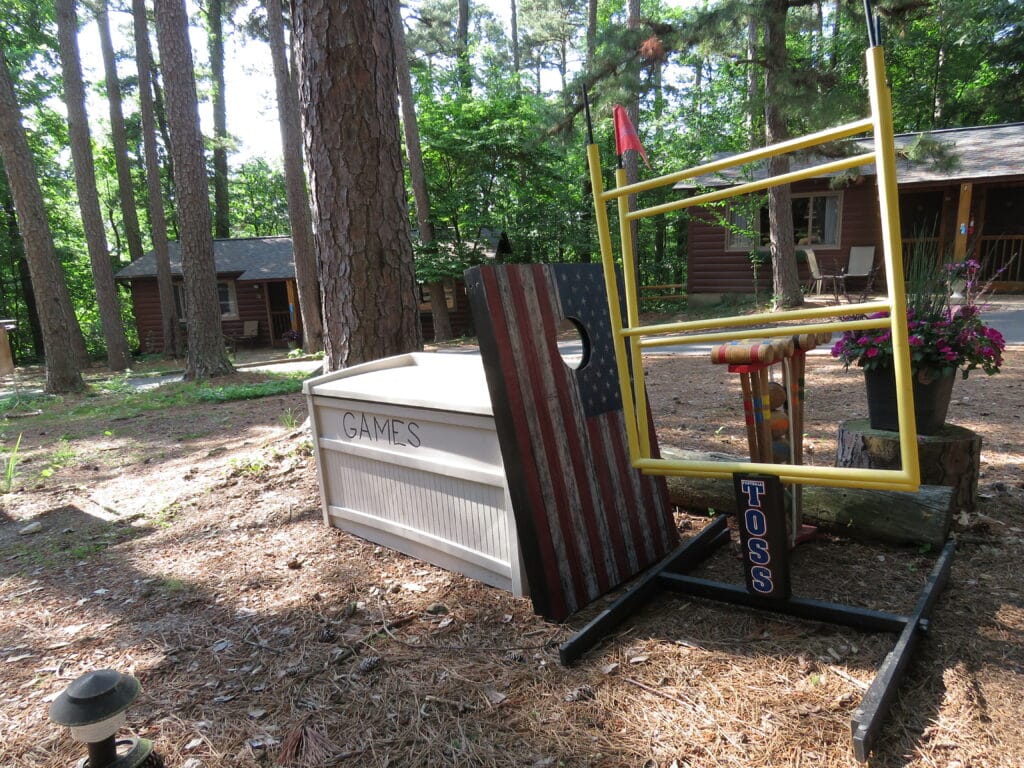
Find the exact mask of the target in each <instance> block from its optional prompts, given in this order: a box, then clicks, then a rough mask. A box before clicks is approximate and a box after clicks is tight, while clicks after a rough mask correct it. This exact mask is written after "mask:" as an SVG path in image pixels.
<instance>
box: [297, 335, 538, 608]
mask: <svg viewBox="0 0 1024 768" xmlns="http://www.w3.org/2000/svg"><path fill="white" fill-rule="evenodd" d="M303 391H304V392H305V393H306V398H307V401H308V405H309V413H310V422H311V424H312V428H313V440H314V444H315V446H316V450H317V477H318V479H319V482H320V495H321V499H322V503H323V509H324V520H325V521H326V522H327V523H328V524H330V525H334V526H336V527H338V528H341V529H343V530H346V531H349V532H351V533H354V534H356V535H358V536H361V537H363V538H365V539H369V540H370V541H373V542H376V543H378V544H382V545H384V546H387V547H390V548H392V549H397V550H399V551H400V552H404V553H406V554H408V555H412V556H413V557H418V558H420V559H422V560H426V561H427V562H430V563H434V564H435V565H439V566H441V567H443V568H448V569H450V570H453V571H458V572H460V573H463V574H465V575H467V576H470V577H472V578H475V579H479V580H480V581H483V582H484V583H486V584H491V585H493V586H496V587H500V588H502V589H507V590H510V591H512V592H513V593H514V594H516V595H523V594H526V593H527V591H528V590H527V585H526V584H525V577H524V576H523V571H522V566H521V561H520V554H519V542H518V539H517V537H516V525H515V518H514V516H513V514H512V505H511V502H510V501H509V494H508V489H507V486H506V482H505V470H504V466H503V464H502V460H501V449H500V447H499V445H498V436H497V433H496V431H495V427H494V418H493V416H492V413H491V400H490V395H489V394H488V391H487V381H486V379H485V376H484V369H483V363H482V362H481V360H480V357H479V356H477V355H459V354H431V353H414V354H407V355H398V356H396V357H389V358H385V359H383V360H375V361H373V362H370V363H364V364H362V365H356V366H353V367H352V368H346V369H345V370H342V371H335V372H333V373H329V374H326V375H324V376H319V377H317V378H314V379H310V380H309V381H307V382H306V383H305V385H304V387H303Z"/></svg>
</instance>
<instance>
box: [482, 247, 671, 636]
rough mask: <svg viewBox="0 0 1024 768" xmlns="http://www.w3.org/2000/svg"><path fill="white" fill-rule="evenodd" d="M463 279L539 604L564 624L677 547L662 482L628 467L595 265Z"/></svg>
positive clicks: (486, 270) (520, 267) (516, 267)
mask: <svg viewBox="0 0 1024 768" xmlns="http://www.w3.org/2000/svg"><path fill="white" fill-rule="evenodd" d="M466 286H467V290H468V292H469V296H470V304H471V306H472V309H473V319H474V323H475V325H476V328H477V336H478V338H479V342H480V353H481V356H482V357H483V361H484V369H485V371H486V374H487V385H488V389H489V390H490V394H491V403H492V407H493V410H494V419H495V425H496V427H497V431H498V441H499V443H500V444H501V452H502V458H503V461H504V464H505V472H506V476H507V480H508V487H509V495H510V496H511V499H512V507H513V511H514V513H515V518H516V527H517V529H518V533H519V543H520V548H521V551H522V555H523V560H524V567H525V570H526V574H527V577H528V581H529V585H530V594H531V596H532V598H533V604H534V609H535V610H536V611H537V612H538V613H539V614H541V615H543V616H545V617H547V618H550V619H554V620H561V619H563V618H565V617H566V616H568V615H569V614H571V613H573V612H574V611H576V610H578V609H580V608H583V607H584V606H586V605H587V604H589V603H590V602H592V601H593V600H595V599H596V598H597V597H599V596H601V595H602V594H604V593H606V592H608V591H609V590H611V589H614V588H615V587H617V586H618V585H620V584H622V583H624V582H625V581H628V580H629V579H631V578H633V577H634V576H636V575H637V574H639V573H641V572H642V571H644V570H645V569H646V568H647V567H648V566H650V565H653V564H654V563H656V562H658V561H659V560H660V559H661V558H662V557H663V556H664V555H665V554H667V553H668V552H669V551H670V550H671V549H672V548H673V547H674V546H675V545H676V543H677V542H678V539H679V535H678V531H677V530H676V528H675V525H674V522H673V520H672V514H671V510H670V508H669V504H668V494H667V490H666V486H665V481H664V478H662V477H650V476H645V475H643V474H641V473H640V472H638V471H637V470H634V469H633V468H632V467H631V466H630V463H629V450H628V446H627V443H626V428H625V422H624V418H623V413H622V401H621V394H620V388H619V381H618V375H617V372H616V366H615V353H614V348H613V345H612V333H611V324H610V322H609V318H608V305H607V299H606V298H605V297H606V293H605V287H604V276H603V272H602V269H601V266H600V265H599V264H555V265H546V264H509V265H498V266H483V267H474V268H473V269H471V270H468V271H467V272H466ZM566 318H568V319H570V320H572V321H573V323H574V325H575V326H576V327H577V329H578V330H579V331H580V335H581V337H582V339H583V342H584V357H583V362H582V364H581V365H580V367H579V368H576V369H574V368H572V367H570V366H569V365H567V364H566V362H565V361H564V360H563V358H562V355H561V353H560V352H559V349H558V343H557V333H558V330H557V329H558V326H559V324H560V323H561V322H562V321H563V320H564V319H566ZM651 431H652V441H653V439H654V438H653V428H652V430H651Z"/></svg>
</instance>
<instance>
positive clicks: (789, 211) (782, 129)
mask: <svg viewBox="0 0 1024 768" xmlns="http://www.w3.org/2000/svg"><path fill="white" fill-rule="evenodd" d="M787 9H788V0H765V14H764V60H765V71H764V122H765V132H766V137H767V139H768V143H769V144H775V143H777V142H780V141H784V140H785V139H787V138H788V137H789V131H788V130H787V128H786V118H785V115H784V114H783V111H782V105H783V103H784V101H785V97H784V95H783V92H782V91H783V88H782V79H783V78H784V77H785V70H786V66H787V65H786V11H787ZM788 171H789V156H788V155H776V156H774V157H771V158H769V160H768V173H769V174H770V175H772V176H775V175H778V174H782V173H787V172H788ZM768 223H769V226H770V227H771V250H772V290H773V293H774V303H775V306H776V307H798V306H800V305H801V304H803V302H804V297H803V293H802V291H801V290H800V273H799V271H798V269H797V264H796V248H795V246H794V243H793V199H792V196H791V194H790V189H789V185H788V184H785V185H782V186H778V187H772V188H771V189H770V190H769V191H768Z"/></svg>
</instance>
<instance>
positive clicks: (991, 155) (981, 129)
mask: <svg viewBox="0 0 1024 768" xmlns="http://www.w3.org/2000/svg"><path fill="white" fill-rule="evenodd" d="M921 135H922V133H903V134H899V135H897V136H896V147H897V149H903V148H905V147H907V146H909V145H910V144H911V143H912V142H913V141H915V140H916V139H917V138H918V136H921ZM923 135H924V136H925V137H926V138H927V139H932V140H934V141H938V142H940V143H942V144H943V145H945V148H946V149H947V151H948V152H949V153H950V154H951V155H953V156H954V157H956V158H957V159H958V161H959V162H958V164H957V166H956V167H955V168H953V169H940V168H936V167H933V165H932V164H930V163H929V162H928V161H926V160H925V161H920V162H912V161H910V160H907V159H906V158H904V157H901V158H899V160H898V163H897V171H896V175H897V180H898V182H899V183H900V184H922V183H931V182H936V181H945V182H953V181H956V182H967V181H974V180H978V181H988V180H993V179H1000V178H1002V179H1007V180H1008V179H1011V178H1014V177H1024V123H1004V124H1002V125H982V126H975V127H972V128H946V129H943V130H938V131H924V132H923ZM855 141H857V140H855ZM860 151H870V147H867V146H866V144H865V149H864V150H860ZM821 162H823V158H822V157H821V156H820V155H814V154H813V153H804V154H802V155H793V156H792V162H791V169H792V170H794V171H796V170H800V169H801V168H807V167H810V166H812V165H817V164H819V163H821ZM859 171H860V173H861V174H862V175H865V176H874V175H875V166H874V164H871V165H864V166H860V168H859ZM835 175H837V174H835V173H832V174H823V175H822V177H821V178H827V177H829V176H835ZM764 176H765V170H764V166H763V164H762V165H761V166H760V167H758V168H757V169H755V170H754V171H753V173H749V172H748V174H746V175H742V174H741V172H740V171H739V170H737V169H729V170H727V171H723V172H721V173H718V174H713V175H711V174H709V175H707V176H701V177H698V178H696V179H694V180H693V181H692V182H691V181H684V182H681V183H680V184H677V185H676V186H677V188H679V189H688V188H691V187H694V186H707V187H721V186H729V185H731V184H736V183H739V182H740V181H741V180H747V179H749V178H751V177H753V178H754V179H758V178H763V177H764Z"/></svg>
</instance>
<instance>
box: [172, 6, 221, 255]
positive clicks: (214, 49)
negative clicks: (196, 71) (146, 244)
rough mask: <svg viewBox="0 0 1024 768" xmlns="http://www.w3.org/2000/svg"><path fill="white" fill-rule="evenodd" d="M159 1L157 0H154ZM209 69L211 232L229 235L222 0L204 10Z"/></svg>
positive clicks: (219, 235) (217, 234) (218, 234)
mask: <svg viewBox="0 0 1024 768" xmlns="http://www.w3.org/2000/svg"><path fill="white" fill-rule="evenodd" d="M157 2H158V3H159V2H160V0H157ZM206 14H207V16H206V21H207V30H208V32H207V35H208V36H207V43H208V45H209V49H210V70H211V74H212V75H213V93H212V94H211V97H212V99H213V210H214V219H213V227H214V230H213V236H214V237H231V211H230V207H229V206H230V201H229V199H228V149H227V139H228V113H227V96H226V93H225V83H224V3H223V0H209V6H208V7H207V12H206Z"/></svg>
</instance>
